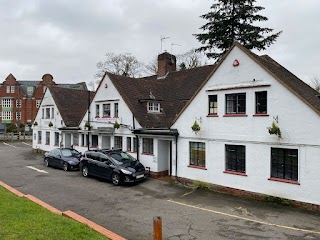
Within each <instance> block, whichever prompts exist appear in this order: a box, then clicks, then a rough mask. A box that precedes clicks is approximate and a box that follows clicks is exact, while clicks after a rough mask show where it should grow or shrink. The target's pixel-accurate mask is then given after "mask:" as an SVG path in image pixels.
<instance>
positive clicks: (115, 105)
mask: <svg viewBox="0 0 320 240" xmlns="http://www.w3.org/2000/svg"><path fill="white" fill-rule="evenodd" d="M114 117H115V118H117V117H119V103H115V104H114Z"/></svg>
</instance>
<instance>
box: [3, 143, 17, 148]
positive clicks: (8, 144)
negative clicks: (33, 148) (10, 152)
mask: <svg viewBox="0 0 320 240" xmlns="http://www.w3.org/2000/svg"><path fill="white" fill-rule="evenodd" d="M3 144H4V145H7V146H10V147H13V148H17V147H16V146H13V145H10V144H8V143H5V142H3Z"/></svg>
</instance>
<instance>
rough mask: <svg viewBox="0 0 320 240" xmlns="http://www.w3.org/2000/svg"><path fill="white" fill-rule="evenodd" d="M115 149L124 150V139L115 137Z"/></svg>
mask: <svg viewBox="0 0 320 240" xmlns="http://www.w3.org/2000/svg"><path fill="white" fill-rule="evenodd" d="M114 148H122V137H120V136H114Z"/></svg>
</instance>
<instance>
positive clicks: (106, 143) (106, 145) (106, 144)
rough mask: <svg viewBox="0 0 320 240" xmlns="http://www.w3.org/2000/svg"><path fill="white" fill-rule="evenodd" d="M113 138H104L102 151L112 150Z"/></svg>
mask: <svg viewBox="0 0 320 240" xmlns="http://www.w3.org/2000/svg"><path fill="white" fill-rule="evenodd" d="M110 142H111V137H110V136H102V149H109V148H111V144H110Z"/></svg>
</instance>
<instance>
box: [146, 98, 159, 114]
mask: <svg viewBox="0 0 320 240" xmlns="http://www.w3.org/2000/svg"><path fill="white" fill-rule="evenodd" d="M147 111H148V112H149V113H159V112H160V102H158V101H149V102H148V104H147Z"/></svg>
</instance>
